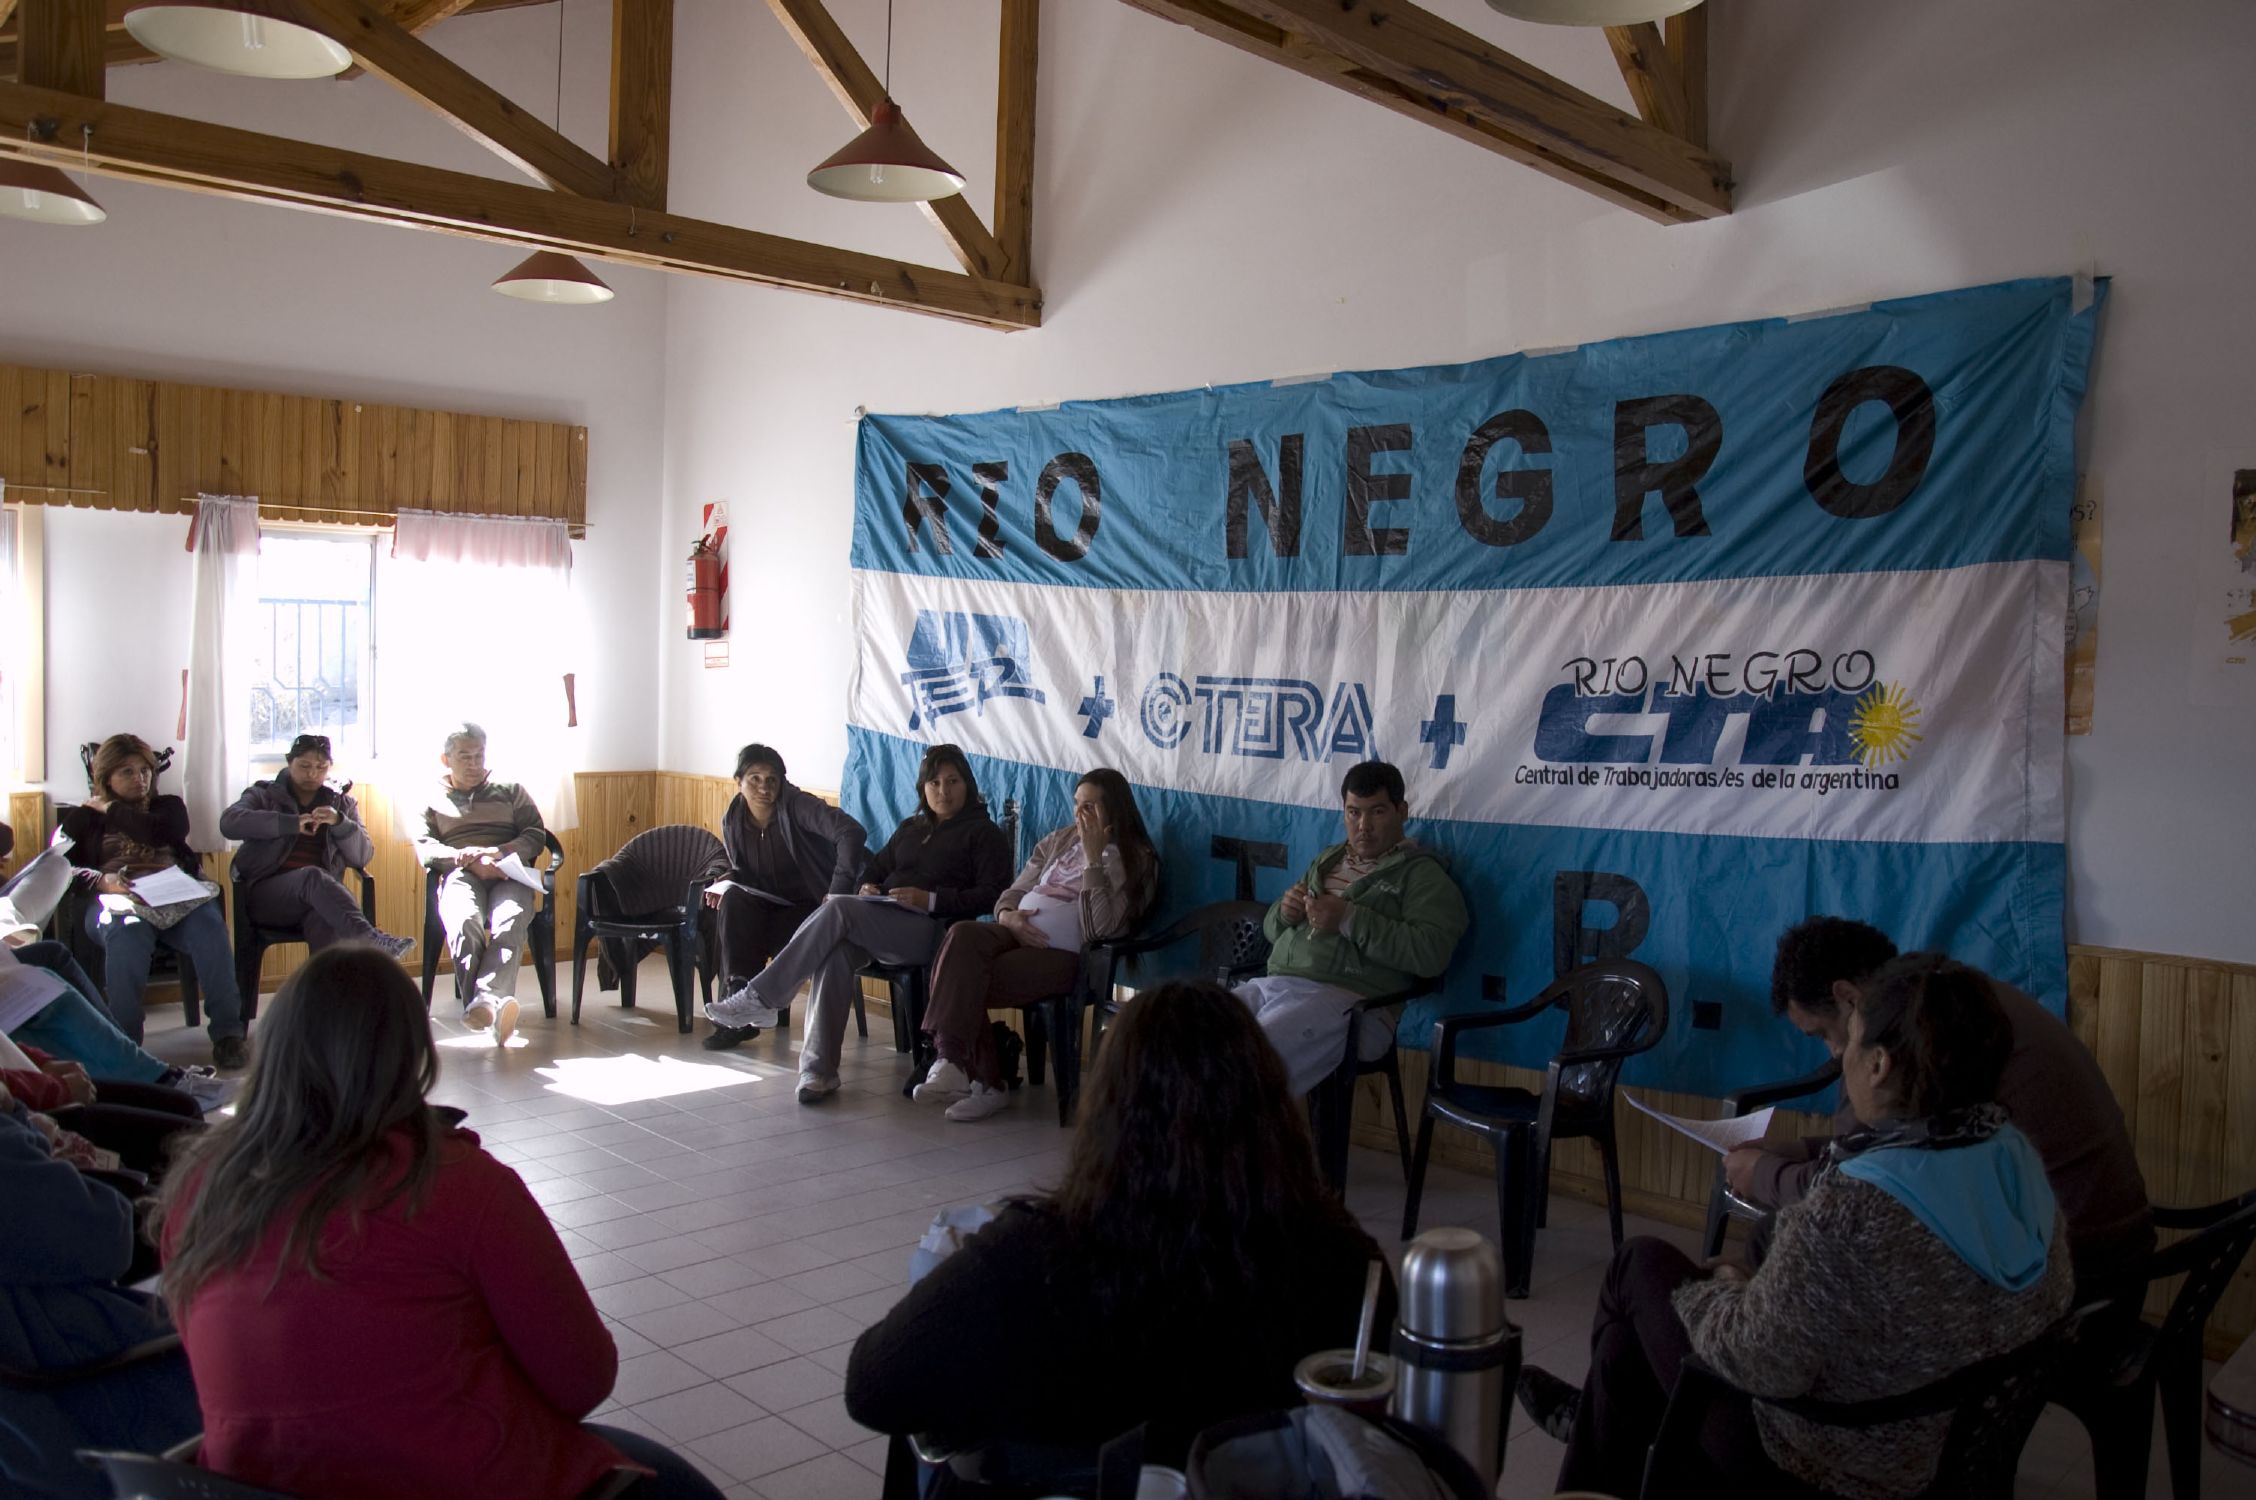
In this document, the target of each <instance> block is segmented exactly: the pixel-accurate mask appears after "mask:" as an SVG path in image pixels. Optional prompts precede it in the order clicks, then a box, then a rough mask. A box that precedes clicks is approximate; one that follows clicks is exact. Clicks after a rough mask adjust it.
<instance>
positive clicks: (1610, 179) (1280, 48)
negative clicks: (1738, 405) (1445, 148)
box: [1126, 0, 1731, 223]
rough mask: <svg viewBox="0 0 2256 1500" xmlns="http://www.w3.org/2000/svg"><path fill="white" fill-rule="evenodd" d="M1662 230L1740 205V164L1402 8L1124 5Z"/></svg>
mask: <svg viewBox="0 0 2256 1500" xmlns="http://www.w3.org/2000/svg"><path fill="white" fill-rule="evenodd" d="M1126 3H1127V4H1129V5H1133V6H1135V7H1136V8H1137V9H1139V10H1144V11H1149V12H1151V13H1152V14H1153V15H1157V16H1161V17H1164V18H1165V19H1167V20H1171V21H1176V22H1179V23H1181V24H1183V25H1185V26H1188V27H1190V28H1191V29H1192V30H1194V31H1197V32H1199V33H1200V34H1202V35H1205V36H1209V37H1213V38H1214V39H1216V40H1217V41H1222V42H1227V43H1229V44H1230V45H1231V46H1233V47H1237V48H1239V49H1240V50H1242V51H1246V52H1250V53H1252V54H1254V55H1255V56H1257V57H1264V58H1267V59H1268V60H1270V61H1271V62H1275V63H1278V64H1280V65H1282V66H1284V67H1287V68H1290V69H1292V70H1293V71H1294V72H1297V73H1300V74H1303V75H1305V76H1306V77H1310V78H1314V79H1316V80H1318V81H1319V82H1323V83H1328V84H1331V85H1332V86H1333V87H1335V88H1342V89H1345V90H1347V91H1348V92H1350V93H1353V94H1356V95H1358V96H1359V97H1362V98H1365V99H1369V100H1371V101H1372V102H1373V103H1376V104H1381V105H1384V106H1385V107H1386V108H1388V109H1391V110H1393V111H1395V112H1396V113H1397V114H1401V115H1406V116H1408V117H1409V118H1411V119H1414V120H1419V121H1421V122H1423V123H1425V124H1428V125H1431V126H1433V127H1434V128H1436V129H1438V130H1442V131H1444V132H1446V133H1448V134H1450V135H1454V136H1457V137H1458V138H1459V139H1461V140H1466V141H1471V142H1472V143H1474V144H1476V145H1479V146H1482V147H1484V148H1485V149H1487V150H1490V151H1494V152H1496V153H1497V154H1498V155H1501V156H1505V157H1508V158H1510V159H1511V160H1513V161H1517V162H1520V163H1522V164H1523V165H1526V166H1531V167H1534V168H1535V169H1536V170H1537V171H1539V172H1542V173H1544V174H1546V175H1547V176H1551V177H1555V178H1557V179H1559V180H1560V181H1562V182H1567V183H1571V184H1572V185H1574V186H1576V187H1579V188H1582V189H1584V190H1586V191H1589V192H1592V193H1595V194H1597V195H1598V196H1599V197H1602V198H1605V199H1606V200H1607V201H1609V202H1612V203H1617V204H1620V205H1621V206H1622V207H1625V208H1628V209H1631V210H1633V211H1635V212H1637V213H1640V214H1643V215H1644V216H1646V217H1647V218H1651V219H1656V220H1659V221H1661V222H1663V223H1687V222H1693V221H1697V220H1702V219H1711V218H1715V217H1717V216H1718V215H1721V214H1725V213H1728V212H1730V210H1731V186H1730V176H1731V174H1730V168H1729V167H1728V166H1727V165H1726V164H1725V163H1724V162H1722V161H1721V160H1719V159H1717V158H1716V157H1714V156H1712V155H1710V154H1709V153H1708V152H1706V151H1704V150H1702V149H1699V148H1697V147H1694V146H1693V145H1691V144H1690V143H1689V142H1686V141H1683V140H1680V139H1678V138H1677V137H1675V136H1672V135H1669V134H1668V133H1667V132H1665V131H1662V130H1658V129H1655V128H1654V127H1653V126H1651V125H1648V124H1646V123H1645V122H1644V121H1642V120H1640V119H1638V118H1637V117H1636V116H1634V115H1631V114H1628V113H1626V112H1624V111H1622V110H1618V109H1615V108H1614V107H1613V106H1612V105H1610V104H1608V103H1606V102H1605V101H1604V100H1602V99H1598V98H1595V97H1593V96H1591V95H1589V94H1586V93H1584V92H1582V91H1581V90H1580V89H1576V88H1574V87H1572V86H1570V85H1568V84H1566V83H1562V82H1561V81H1560V80H1558V79H1556V78H1553V77H1552V76H1551V75H1549V74H1548V73H1545V72H1543V71H1541V70H1540V69H1537V68H1534V67H1531V66H1529V65H1528V64H1527V63H1524V62H1522V61H1520V59H1518V58H1516V57H1513V56H1512V55H1511V54H1509V53H1507V52H1504V51H1502V50H1501V49H1499V48H1496V47H1494V46H1491V45H1490V44H1488V43H1487V42H1484V41H1482V40H1481V39H1480V38H1479V37H1477V36H1474V35H1473V34H1472V33H1470V32H1468V31H1465V30H1463V29H1462V28H1459V27H1456V26H1452V25H1450V24H1449V23H1448V22H1446V21H1443V20H1440V19H1439V18H1438V17H1435V16H1432V15H1430V14H1428V13H1427V12H1425V11H1422V10H1419V9H1418V8H1417V7H1415V6H1412V5H1409V4H1402V3H1395V0H1126Z"/></svg>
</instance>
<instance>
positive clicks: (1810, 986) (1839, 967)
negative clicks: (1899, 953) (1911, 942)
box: [1770, 917, 1896, 1016]
mask: <svg viewBox="0 0 2256 1500" xmlns="http://www.w3.org/2000/svg"><path fill="white" fill-rule="evenodd" d="M1895 956H1896V945H1895V943H1894V941H1893V940H1891V939H1890V938H1889V936H1888V934H1886V933H1884V932H1882V931H1881V930H1880V929H1879V928H1877V927H1874V926H1871V925H1869V924H1868V923H1864V922H1852V921H1850V920H1849V919H1848V918H1847V917H1811V918H1810V919H1809V920H1808V921H1806V922H1802V923H1798V924H1797V925H1795V926H1793V927H1789V928H1787V929H1786V935H1785V936H1784V937H1782V938H1780V939H1779V940H1778V956H1777V957H1776V958H1774V959H1772V960H1771V964H1770V1011H1771V1014H1772V1015H1776V1016H1782V1015H1784V1014H1786V1003H1787V1002H1788V1001H1789V1000H1790V1001H1792V1002H1793V1003H1794V1004H1796V1005H1799V1006H1800V1007H1801V1008H1802V1009H1804V1010H1807V1011H1814V1012H1816V1013H1817V1014H1818V1015H1821V1016H1829V1015H1832V1014H1833V1013H1834V1011H1836V1010H1838V1009H1839V1008H1840V1007H1839V1006H1837V1005H1836V1004H1834V1001H1833V986H1834V984H1835V982H1836V981H1839V980H1847V981H1848V982H1849V983H1850V984H1855V983H1856V982H1857V981H1858V980H1860V979H1862V978H1864V976H1865V975H1867V974H1869V973H1871V972H1872V971H1873V970H1874V969H1877V968H1879V967H1880V966H1881V965H1882V964H1884V963H1886V962H1887V961H1888V960H1889V959H1891V958H1894V957H1895Z"/></svg>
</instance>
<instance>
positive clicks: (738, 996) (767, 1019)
mask: <svg viewBox="0 0 2256 1500" xmlns="http://www.w3.org/2000/svg"><path fill="white" fill-rule="evenodd" d="M781 1015H782V1012H781V1011H778V1010H777V1009H776V1008H775V1007H774V1006H772V1005H762V1004H761V1003H760V995H759V992H758V991H757V990H755V989H753V988H752V986H751V984H749V983H747V984H746V985H745V986H744V987H743V988H742V989H740V990H738V991H737V992H736V993H735V994H733V995H724V996H723V997H722V998H720V999H718V1000H715V1001H714V1002H713V1003H712V1004H710V1005H708V1006H706V1007H705V1019H706V1020H708V1021H711V1022H713V1023H714V1024H715V1025H717V1026H757V1027H759V1028H760V1029H761V1030H763V1031H765V1030H768V1029H770V1028H772V1027H773V1026H774V1025H775V1023H776V1021H777V1020H778V1019H779V1018H780V1017H781Z"/></svg>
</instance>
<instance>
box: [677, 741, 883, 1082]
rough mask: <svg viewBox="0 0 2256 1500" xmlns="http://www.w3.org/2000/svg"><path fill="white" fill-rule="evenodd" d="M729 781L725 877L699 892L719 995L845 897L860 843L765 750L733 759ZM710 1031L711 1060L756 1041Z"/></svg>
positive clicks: (724, 1030)
mask: <svg viewBox="0 0 2256 1500" xmlns="http://www.w3.org/2000/svg"><path fill="white" fill-rule="evenodd" d="M735 780H736V796H735V797H734V798H732V799H731V800H730V802H729V805H728V811H727V812H725V813H723V814H722V815H721V847H722V848H723V849H724V850H726V851H727V854H728V870H727V873H725V874H724V875H722V876H721V878H720V879H718V880H716V881H714V882H713V884H712V885H711V886H709V887H708V888H707V889H706V892H705V904H706V905H707V906H708V907H710V908H712V910H713V912H714V915H715V918H716V921H715V925H716V926H717V927H718V928H719V932H718V934H717V936H718V938H719V941H720V949H721V993H722V994H724V995H733V994H735V993H736V992H737V991H739V990H741V989H743V988H744V986H745V983H746V982H747V981H748V980H750V979H751V977H752V976H753V975H755V974H757V973H759V972H760V971H761V970H762V969H764V968H766V967H767V966H768V960H769V959H771V958H774V957H775V956H776V954H777V953H779V952H780V951H782V949H783V945H784V944H785V943H787V942H789V941H790V940H791V934H793V933H794V932H797V931H798V930H799V924H800V923H802V922H804V921H806V920H807V918H809V917H811V916H813V915H814V914H815V908H816V907H817V906H819V905H821V904H822V899H823V897H824V896H825V895H843V894H845V893H847V892H850V891H852V890H853V889H854V885H855V878H856V877H857V876H858V875H859V874H860V873H861V869H862V861H863V859H865V858H866V857H867V845H868V843H869V834H868V832H867V831H866V830H865V829H864V828H863V827H862V825H861V824H860V823H858V822H856V821H855V820H854V818H853V816H852V815H851V814H850V813H848V812H847V811H846V810H845V809H844V808H842V807H833V806H831V805H830V804H829V803H828V802H825V801H823V799H822V798H820V797H818V796H816V795H815V794H814V793H813V792H808V791H802V790H800V789H799V788H798V787H795V786H793V785H792V784H791V782H790V780H789V779H788V778H787V776H786V775H785V772H784V769H783V757H782V756H781V755H778V754H777V753H776V752H775V751H773V750H771V749H769V748H768V747H767V746H766V745H746V746H745V747H744V748H743V749H742V750H739V751H737V752H736V775H735ZM712 1025H713V1031H712V1034H711V1035H710V1036H708V1037H706V1038H705V1047H706V1050H708V1051H711V1052H722V1051H726V1050H727V1049H728V1048H730V1047H734V1046H738V1045H740V1044H741V1043H744V1042H748V1041H750V1040H751V1039H752V1038H754V1037H756V1036H758V1035H759V1034H760V1028H759V1027H757V1026H727V1025H723V1024H722V1023H720V1022H718V1021H715V1022H713V1023H712Z"/></svg>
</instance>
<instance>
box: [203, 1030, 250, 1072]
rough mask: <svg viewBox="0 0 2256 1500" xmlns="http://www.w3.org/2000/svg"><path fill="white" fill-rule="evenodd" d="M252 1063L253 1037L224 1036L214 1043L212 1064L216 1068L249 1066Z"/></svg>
mask: <svg viewBox="0 0 2256 1500" xmlns="http://www.w3.org/2000/svg"><path fill="white" fill-rule="evenodd" d="M250 1065H251V1039H250V1038H249V1037H242V1036H223V1037H221V1038H220V1039H219V1040H218V1041H216V1042H214V1043H212V1066H214V1067H216V1068H247V1067H249V1066H250Z"/></svg>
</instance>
